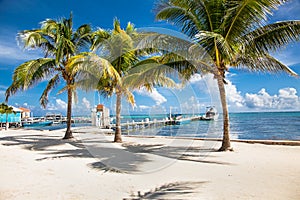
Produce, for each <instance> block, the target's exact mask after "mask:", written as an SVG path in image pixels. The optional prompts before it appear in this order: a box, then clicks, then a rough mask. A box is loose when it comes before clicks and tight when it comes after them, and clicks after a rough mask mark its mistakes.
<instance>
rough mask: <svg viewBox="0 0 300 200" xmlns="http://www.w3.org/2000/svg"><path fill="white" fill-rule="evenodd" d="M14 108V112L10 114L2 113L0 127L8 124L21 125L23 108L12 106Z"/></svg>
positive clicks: (10, 125) (9, 125)
mask: <svg viewBox="0 0 300 200" xmlns="http://www.w3.org/2000/svg"><path fill="white" fill-rule="evenodd" d="M11 107H12V108H13V111H14V113H10V114H7V115H6V114H5V113H4V114H0V127H4V126H8V127H12V126H13V127H19V126H21V113H22V110H21V109H19V108H16V107H14V106H11Z"/></svg>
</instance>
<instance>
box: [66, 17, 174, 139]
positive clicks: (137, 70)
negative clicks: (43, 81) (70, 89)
mask: <svg viewBox="0 0 300 200" xmlns="http://www.w3.org/2000/svg"><path fill="white" fill-rule="evenodd" d="M142 38H143V33H138V32H137V31H136V29H135V28H134V25H133V24H131V23H128V25H127V27H126V29H125V30H123V29H121V26H120V22H119V21H118V20H117V19H115V20H114V28H113V30H111V31H107V30H103V29H99V30H97V31H95V32H94V33H93V46H92V50H93V52H90V53H82V54H80V55H78V56H76V57H74V58H73V59H72V62H70V63H69V64H70V65H72V66H73V68H78V73H79V76H78V78H77V79H76V85H77V87H81V88H83V89H86V90H91V89H96V90H98V91H99V92H100V93H101V94H104V95H106V96H111V95H112V94H115V95H116V130H115V137H114V142H122V137H121V101H122V97H123V96H125V97H126V98H127V101H128V102H130V103H131V104H132V105H134V104H135V101H134V96H133V94H132V91H133V89H136V88H140V87H146V88H147V89H149V90H151V88H153V87H154V85H164V86H174V85H175V82H174V81H172V80H171V79H170V78H168V77H166V76H165V73H156V75H153V73H151V72H154V68H153V66H156V67H155V69H156V70H160V71H162V70H165V69H164V66H163V65H161V66H160V68H159V69H158V68H157V66H158V63H162V62H163V61H162V60H161V59H159V58H158V57H157V56H151V54H153V53H154V52H156V53H157V52H158V50H156V49H154V48H152V47H145V48H139V47H138V45H137V44H138V43H139V41H141V40H142ZM84 63H85V64H84ZM78 66H80V67H78ZM141 73H143V74H146V73H148V75H149V74H151V75H152V76H151V77H150V76H148V77H147V78H145V79H142V80H138V79H136V78H134V77H136V76H139V75H140V74H141Z"/></svg>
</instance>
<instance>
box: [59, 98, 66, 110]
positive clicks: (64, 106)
mask: <svg viewBox="0 0 300 200" xmlns="http://www.w3.org/2000/svg"><path fill="white" fill-rule="evenodd" d="M56 105H57V107H58V109H62V110H65V109H67V105H68V104H67V103H66V102H65V101H63V100H61V99H56Z"/></svg>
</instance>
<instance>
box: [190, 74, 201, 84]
mask: <svg viewBox="0 0 300 200" xmlns="http://www.w3.org/2000/svg"><path fill="white" fill-rule="evenodd" d="M199 81H203V77H202V76H201V75H200V74H194V75H193V76H192V77H191V78H190V83H196V82H199Z"/></svg>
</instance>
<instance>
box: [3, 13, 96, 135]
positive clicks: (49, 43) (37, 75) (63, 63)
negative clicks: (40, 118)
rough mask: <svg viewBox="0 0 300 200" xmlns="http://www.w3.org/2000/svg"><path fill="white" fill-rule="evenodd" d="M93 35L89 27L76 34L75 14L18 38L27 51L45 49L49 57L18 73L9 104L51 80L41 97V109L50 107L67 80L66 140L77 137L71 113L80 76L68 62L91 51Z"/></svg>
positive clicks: (30, 63) (23, 66) (49, 21)
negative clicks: (52, 95)
mask: <svg viewBox="0 0 300 200" xmlns="http://www.w3.org/2000/svg"><path fill="white" fill-rule="evenodd" d="M90 33H91V28H90V26H89V25H87V24H84V25H82V26H80V27H79V28H78V29H76V30H73V18H72V13H71V15H70V18H69V19H66V18H62V19H60V20H53V19H46V20H45V21H43V22H41V27H40V28H39V29H33V30H25V31H22V32H20V33H19V34H18V37H17V38H18V39H19V41H20V42H22V43H23V44H24V47H25V48H28V49H41V50H42V51H43V52H44V55H45V57H44V58H38V59H34V60H30V61H27V62H25V63H23V64H21V65H19V66H18V67H17V68H16V69H15V70H14V74H13V83H12V84H11V86H9V88H8V89H7V90H6V101H7V100H8V98H9V97H10V96H11V95H13V94H15V93H16V92H18V91H19V90H26V89H27V88H29V87H32V86H34V85H35V84H36V83H38V82H41V81H44V80H49V81H48V84H47V86H46V88H45V90H44V91H43V93H42V96H41V97H40V103H41V105H42V106H43V107H46V105H47V103H48V94H49V93H50V91H51V90H52V89H53V88H55V87H56V86H58V83H59V82H60V81H62V80H63V81H64V82H65V84H66V87H65V88H64V90H67V95H68V104H67V130H66V133H65V136H64V138H63V139H69V138H72V137H73V135H72V131H71V116H72V115H71V113H72V101H73V98H72V95H73V93H74V92H75V87H74V82H75V77H76V72H74V71H72V70H73V68H69V67H68V62H69V60H70V58H72V56H75V55H77V54H79V53H80V51H82V50H85V48H88V46H87V45H89V44H90Z"/></svg>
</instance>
